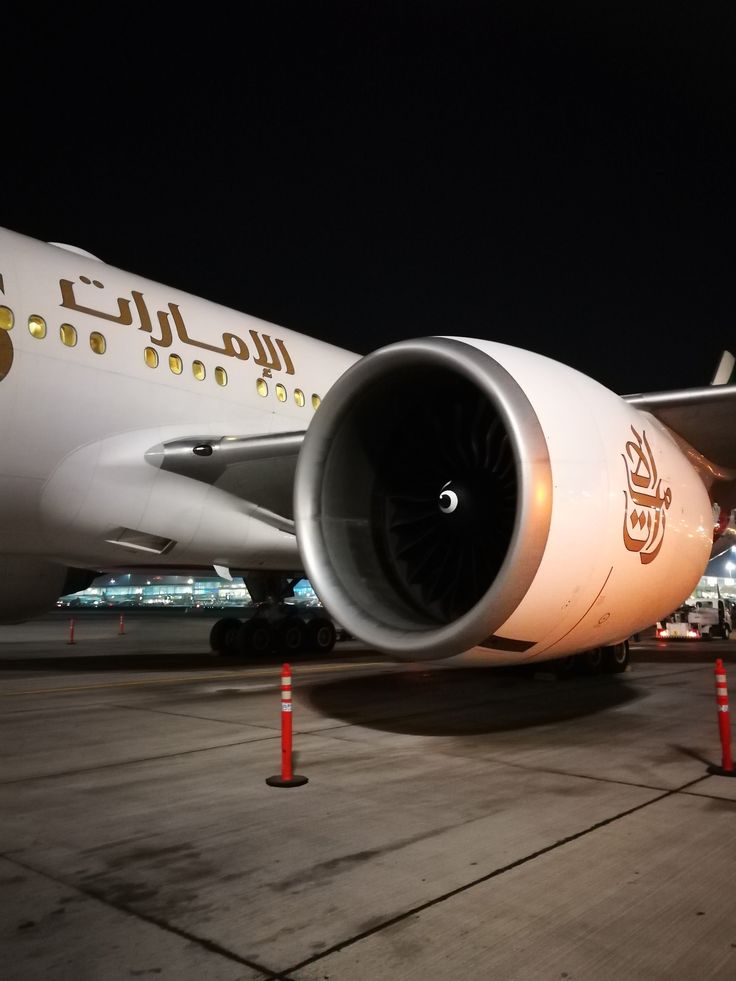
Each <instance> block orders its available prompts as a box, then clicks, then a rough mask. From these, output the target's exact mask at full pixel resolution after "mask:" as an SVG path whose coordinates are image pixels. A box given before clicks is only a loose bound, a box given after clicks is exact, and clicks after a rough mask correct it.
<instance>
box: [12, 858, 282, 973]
mask: <svg viewBox="0 0 736 981" xmlns="http://www.w3.org/2000/svg"><path fill="white" fill-rule="evenodd" d="M6 861H9V862H13V863H14V864H15V865H18V866H19V867H20V868H22V869H26V870H27V871H28V872H33V873H34V874H35V875H41V876H43V877H44V878H45V879H49V880H50V881H51V882H56V883H57V884H58V885H61V886H64V888H65V889H74V890H75V891H76V892H79V893H81V894H82V895H83V896H88V897H89V898H90V899H94V900H96V902H98V903H102V905H103V906H108V907H109V908H110V909H114V910H117V912H119V913H126V914H127V915H128V916H133V917H135V918H136V919H138V920H143V922H144V923H150V924H151V925H152V926H155V927H158V928H159V930H165V931H166V932H167V933H173V934H175V935H176V936H178V937H181V938H182V939H184V940H187V941H189V942H190V943H196V944H198V945H199V946H200V947H204V948H205V950H209V951H211V952H212V953H214V954H219V955H220V956H221V957H225V958H227V960H230V961H235V962H236V963H237V964H242V965H244V966H245V967H249V968H250V969H251V970H253V971H261V972H262V973H264V974H266V975H268V976H269V978H274V977H278V972H274V971H272V970H271V968H268V967H264V966H263V965H261V964H257V963H255V962H254V961H249V960H246V959H245V958H244V957H239V956H238V955H237V954H234V953H232V951H229V950H227V949H226V948H225V947H221V946H220V945H219V944H218V943H215V941H214V940H207V939H206V938H205V937H199V936H197V934H196V933H190V932H188V931H187V930H182V929H181V928H180V927H176V926H172V925H171V924H170V923H166V922H165V921H163V920H160V919H158V917H156V916H151V915H150V914H148V913H142V912H140V911H138V910H136V909H133V908H132V907H130V906H126V905H125V903H113V902H111V901H110V900H109V899H106V898H105V896H103V895H101V894H100V893H98V892H97V891H96V890H94V889H90V888H88V887H86V886H80V885H77V884H76V883H74V882H67V880H66V879H64V878H62V877H61V876H57V875H52V874H51V873H50V872H46V871H44V870H43V869H37V868H35V866H33V865H30V864H29V863H28V862H25V861H22V860H21V859H19V858H8V857H7V856H6Z"/></svg>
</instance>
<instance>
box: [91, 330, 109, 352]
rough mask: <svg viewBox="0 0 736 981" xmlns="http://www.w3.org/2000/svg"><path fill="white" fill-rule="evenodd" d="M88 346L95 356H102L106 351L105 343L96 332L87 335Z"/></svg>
mask: <svg viewBox="0 0 736 981" xmlns="http://www.w3.org/2000/svg"><path fill="white" fill-rule="evenodd" d="M89 346H90V347H91V348H92V350H93V351H94V352H95V354H104V353H105V350H106V349H107V341H106V340H105V338H104V337H103V336H102V334H100V333H99V332H98V331H96V330H93V331H92V333H91V334H90V335H89Z"/></svg>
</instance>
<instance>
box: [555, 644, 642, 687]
mask: <svg viewBox="0 0 736 981" xmlns="http://www.w3.org/2000/svg"><path fill="white" fill-rule="evenodd" d="M551 663H552V665H553V667H554V672H555V675H556V677H557V678H559V679H560V680H561V681H565V680H566V679H568V678H574V677H578V676H580V675H583V676H584V677H588V678H592V677H594V676H595V675H599V674H621V673H622V672H624V671H625V670H626V669H627V668H628V666H629V642H628V640H624V641H622V642H621V643H620V644H611V645H610V646H609V647H593V648H591V650H589V651H582V652H581V653H580V654H568V655H567V657H561V658H559V659H558V660H556V661H552V662H551Z"/></svg>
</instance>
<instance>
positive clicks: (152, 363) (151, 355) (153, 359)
mask: <svg viewBox="0 0 736 981" xmlns="http://www.w3.org/2000/svg"><path fill="white" fill-rule="evenodd" d="M143 360H144V361H145V362H146V364H147V365H148V367H149V368H158V351H157V350H156V348H155V347H147V348H146V349H145V351H144V352H143Z"/></svg>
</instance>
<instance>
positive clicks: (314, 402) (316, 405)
mask: <svg viewBox="0 0 736 981" xmlns="http://www.w3.org/2000/svg"><path fill="white" fill-rule="evenodd" d="M321 401H322V399H321V398H320V397H319V395H313V396H312V408H313V409H318V408H319V404H320V402H321Z"/></svg>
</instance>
